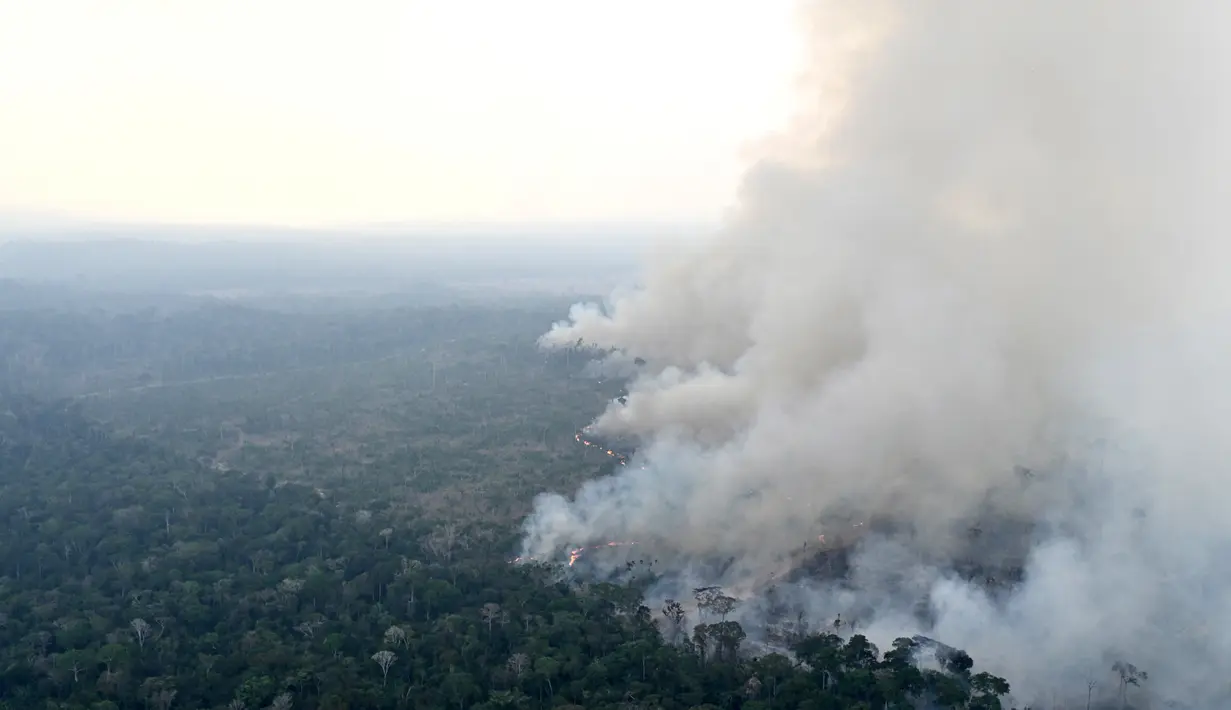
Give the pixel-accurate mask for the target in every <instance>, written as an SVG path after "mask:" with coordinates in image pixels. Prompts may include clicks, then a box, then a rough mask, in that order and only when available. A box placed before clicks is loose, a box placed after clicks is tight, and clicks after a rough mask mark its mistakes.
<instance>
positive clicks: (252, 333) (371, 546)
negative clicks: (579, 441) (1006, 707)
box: [0, 307, 1144, 710]
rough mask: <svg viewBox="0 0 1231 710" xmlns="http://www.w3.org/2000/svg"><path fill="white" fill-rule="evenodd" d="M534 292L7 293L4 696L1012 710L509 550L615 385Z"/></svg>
mask: <svg viewBox="0 0 1231 710" xmlns="http://www.w3.org/2000/svg"><path fill="white" fill-rule="evenodd" d="M548 312H555V311H554V307H553V310H551V311H547V310H543V311H534V310H533V309H530V310H525V309H523V310H512V309H499V310H498V309H488V310H486V311H484V310H482V309H470V310H459V309H435V310H431V309H419V310H416V309H402V310H390V311H383V312H374V313H360V314H350V315H348V317H347V318H337V317H333V316H328V315H322V314H319V313H318V314H312V313H299V312H294V313H289V312H288V313H274V312H257V311H254V310H249V309H244V308H225V307H218V308H214V309H212V310H208V311H199V312H198V311H195V310H192V309H188V310H186V311H184V312H178V313H173V314H170V315H167V314H159V313H154V312H152V311H151V312H142V313H129V314H119V315H116V314H101V315H100V314H82V313H77V314H59V315H55V316H50V315H47V314H39V315H37V316H36V315H33V314H30V313H25V312H6V313H0V343H2V345H0V356H3V357H4V358H5V359H6V362H7V363H8V370H7V375H6V377H7V379H6V380H5V382H6V383H7V385H8V388H7V389H5V388H2V387H0V699H3V702H4V703H5V705H4V707H11V708H32V707H40V708H41V707H61V708H115V709H117V710H118V709H120V708H142V709H143V710H170V709H171V708H228V707H229V708H236V709H238V708H244V709H245V710H257V709H258V708H279V709H284V708H289V707H294V708H411V707H425V708H426V707H430V708H453V707H455V708H458V709H459V710H468V709H472V708H478V709H482V710H487V709H489V708H490V709H498V708H510V709H523V710H534V709H537V708H547V707H558V708H566V707H580V708H621V709H623V708H669V709H676V708H679V709H681V710H682V709H684V708H748V709H749V710H752V709H755V708H766V709H769V708H792V709H793V708H817V709H819V710H838V709H841V708H876V709H877V710H882V709H883V708H906V707H918V706H926V704H928V703H931V704H933V705H939V706H941V707H977V708H996V707H999V702H1000V700H999V699H1000V698H1001V697H1003V696H1004V695H1005V694H1006V693H1007V692H1008V685H1007V683H1005V682H1004V681H1003V680H1002V679H999V678H995V677H993V676H989V675H987V674H985V673H976V674H974V675H971V671H972V665H973V662H972V661H971V660H970V658H969V656H966V655H965V654H960V655H952V656H946V657H945V658H942V659H937V662H936V663H930V659H922V660H927V661H929V663H927V664H925V665H920V662H921V658H922V656H923V655H924V654H922V653H921V651H920V649H919V647H918V645H917V644H915V642H913V641H911V640H908V639H899V640H898V641H897V642H895V643H894V644H893V648H892V649H891V650H889V651H888V652H886V653H884V654H881V652H880V650H879V649H877V648H876V647H875V646H874V645H872V644H871V643H870V642H868V640H867V639H866V638H864V637H862V636H852V637H850V638H841V637H839V636H837V635H832V634H821V635H814V636H805V637H803V638H799V639H796V642H795V643H794V645H793V648H792V649H790V651H789V652H788V651H787V650H786V649H783V652H782V653H771V654H768V655H763V656H760V657H755V658H754V657H750V655H749V649H748V646H749V645H750V644H749V643H748V637H749V636H759V635H760V632H761V631H762V630H760V629H746V628H744V627H743V626H742V625H741V624H740V623H738V622H737V621H735V620H734V619H733V618H730V617H731V612H732V610H733V609H734V608H735V604H736V600H734V599H733V598H731V597H727V596H725V595H723V594H722V591H721V590H719V589H717V588H703V589H700V590H697V594H698V603H699V604H700V605H701V606H702V611H703V619H702V620H703V622H704V623H701V624H697V625H695V626H693V627H692V628H684V626H685V617H684V615H683V607H682V606H681V605H680V604H678V603H674V602H673V603H670V604H667V605H666V606H665V607H664V609H663V610H662V611H661V613H660V611H658V610H655V611H654V612H652V613H651V610H649V609H648V608H646V607H645V606H644V600H643V598H642V596H641V593H640V591H639V590H638V589H637V588H635V587H633V586H622V585H616V584H606V583H599V584H589V585H576V584H566V583H561V582H560V581H559V579H560V577H559V575H558V570H557V569H556V568H554V567H552V566H550V565H540V564H531V565H511V564H509V562H508V553H509V551H510V550H512V549H513V548H514V546H515V543H516V540H517V532H518V531H517V524H518V522H519V518H520V516H521V515H523V514H524V513H525V511H526V510H527V506H528V504H529V501H530V499H531V498H532V497H533V495H535V494H536V493H538V492H540V491H541V490H543V489H545V488H556V489H568V488H570V487H572V486H574V485H575V484H576V483H577V482H578V481H579V480H581V479H583V478H585V477H588V476H591V475H594V474H595V473H596V471H598V470H602V469H601V468H600V467H604V466H605V467H608V468H609V467H611V466H613V465H614V463H613V461H611V460H610V459H608V458H606V457H604V456H602V455H601V454H595V453H594V452H592V451H590V450H588V449H586V448H584V447H578V446H575V445H573V444H572V435H573V432H574V431H575V430H576V428H577V427H578V426H580V425H582V424H584V423H586V422H587V421H589V420H590V419H591V418H592V417H593V416H594V415H595V414H596V413H597V412H598V411H599V410H600V409H601V407H602V406H603V404H604V402H605V401H606V400H607V399H609V398H611V397H613V396H616V394H617V393H618V391H619V389H620V387H621V384H620V383H618V382H607V383H602V384H601V385H600V384H599V383H596V382H595V381H593V380H589V379H583V378H580V377H577V376H576V375H577V374H578V372H579V371H580V369H581V368H582V367H583V366H584V365H585V362H586V357H587V356H585V355H584V354H582V353H580V352H573V353H563V354H559V355H553V356H550V357H545V356H544V355H543V354H542V353H541V352H539V351H538V350H537V349H536V348H535V347H534V337H535V336H537V334H538V333H540V332H542V330H544V329H545V326H546V324H547V323H548V322H549V320H550V319H549V317H548V316H546V315H544V314H545V313H548ZM14 392H23V393H25V394H14ZM31 393H34V394H37V395H38V396H37V397H35V396H31ZM60 395H68V396H70V398H69V399H62V400H55V399H49V397H53V396H60ZM1126 668H1127V667H1126ZM1130 671H1131V672H1130ZM1122 676H1123V677H1124V678H1125V679H1126V680H1125V681H1124V684H1125V685H1128V684H1133V683H1135V682H1136V680H1135V679H1136V678H1137V677H1144V674H1143V673H1141V674H1136V670H1135V669H1129V670H1125V671H1124V673H1122Z"/></svg>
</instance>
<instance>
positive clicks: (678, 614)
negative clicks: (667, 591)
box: [662, 599, 684, 643]
mask: <svg viewBox="0 0 1231 710" xmlns="http://www.w3.org/2000/svg"><path fill="white" fill-rule="evenodd" d="M662 613H663V616H665V617H667V628H668V630H669V632H670V638H671V643H678V642H679V639H680V632H682V631H683V630H684V607H683V605H681V604H680V603H679V602H677V601H676V600H674V599H668V600H666V601H665V602H663V608H662Z"/></svg>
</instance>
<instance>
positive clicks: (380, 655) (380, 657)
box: [372, 651, 398, 686]
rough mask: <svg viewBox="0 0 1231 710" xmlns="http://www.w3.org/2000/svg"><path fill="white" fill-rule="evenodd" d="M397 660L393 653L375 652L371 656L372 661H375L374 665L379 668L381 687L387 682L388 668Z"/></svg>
mask: <svg viewBox="0 0 1231 710" xmlns="http://www.w3.org/2000/svg"><path fill="white" fill-rule="evenodd" d="M397 658H398V657H397V654H395V653H394V652H393V651H377V652H376V653H374V654H372V660H373V661H376V665H378V666H380V673H381V685H382V686H384V684H385V683H386V682H387V681H388V680H389V668H390V667H391V666H392V665H393V662H394V661H396V660H397Z"/></svg>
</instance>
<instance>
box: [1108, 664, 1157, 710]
mask: <svg viewBox="0 0 1231 710" xmlns="http://www.w3.org/2000/svg"><path fill="white" fill-rule="evenodd" d="M1111 670H1112V671H1114V672H1115V673H1116V674H1117V675H1119V676H1120V707H1121V708H1125V707H1128V687H1129V686H1130V685H1134V686H1140V685H1141V682H1142V681H1144V680H1148V679H1149V677H1150V676H1149V674H1148V673H1146V672H1145V671H1143V670H1141V669H1140V668H1138V667H1137V666H1134V665H1133V664H1131V663H1128V662H1126V661H1116V662H1115V663H1113V664H1112V666H1111Z"/></svg>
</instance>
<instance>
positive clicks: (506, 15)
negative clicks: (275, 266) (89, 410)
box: [0, 0, 798, 225]
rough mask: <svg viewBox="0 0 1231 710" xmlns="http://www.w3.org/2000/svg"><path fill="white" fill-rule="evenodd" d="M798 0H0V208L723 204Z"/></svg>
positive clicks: (464, 215) (119, 213) (776, 110)
mask: <svg viewBox="0 0 1231 710" xmlns="http://www.w3.org/2000/svg"><path fill="white" fill-rule="evenodd" d="M792 10H793V2H792V0H731V1H729V2H712V0H711V1H707V0H618V1H617V0H516V1H513V0H401V1H400V2H398V1H394V0H348V1H347V2H341V0H331V1H329V2H324V1H322V2H315V1H313V0H257V1H253V0H244V1H240V0H0V67H3V69H2V70H0V212H9V213H21V212H43V211H53V212H65V213H70V214H76V215H85V216H89V217H96V218H105V219H118V220H142V221H150V220H152V221H185V222H249V223H252V222H257V223H272V224H288V225H322V224H339V223H343V224H344V223H357V222H373V221H376V222H384V221H441V220H443V221H456V220H465V221H500V222H516V221H573V220H584V221H594V220H671V221H680V220H712V219H715V218H717V217H718V216H719V215H720V213H721V212H722V211H723V209H724V208H725V207H726V206H727V205H728V204H729V203H730V201H731V199H732V196H733V193H734V190H735V187H736V184H737V180H738V176H739V171H740V169H741V167H742V166H743V165H744V161H745V159H746V155H745V154H743V151H744V150H745V148H746V147H747V143H748V141H750V140H754V139H756V138H757V137H758V136H759V135H760V134H761V133H763V132H764V131H766V130H769V129H771V128H773V127H774V126H776V125H777V124H778V123H780V122H781V121H782V120H783V118H784V116H785V114H786V111H787V108H788V104H789V96H788V94H789V88H790V83H791V81H792V78H793V77H792V72H793V70H794V68H795V62H796V52H797V51H798V49H797V48H798V45H797V41H796V38H795V36H794V33H793V32H794V31H793V29H792Z"/></svg>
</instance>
